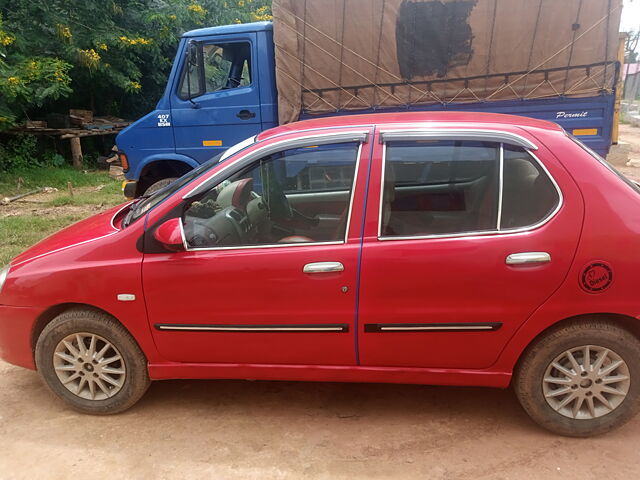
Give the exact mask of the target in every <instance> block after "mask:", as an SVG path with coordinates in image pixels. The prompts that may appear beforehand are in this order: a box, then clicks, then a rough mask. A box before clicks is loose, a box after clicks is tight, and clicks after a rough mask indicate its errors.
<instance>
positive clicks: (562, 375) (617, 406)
mask: <svg viewBox="0 0 640 480" xmlns="http://www.w3.org/2000/svg"><path fill="white" fill-rule="evenodd" d="M514 388H515V391H516V394H517V396H518V399H519V400H520V403H521V404H522V406H523V407H524V409H525V410H526V411H527V413H528V414H529V415H530V416H531V418H533V420H534V421H536V422H537V423H538V424H539V425H541V426H543V427H544V428H547V429H548V430H551V431H552V432H555V433H558V434H560V435H567V436H572V437H587V436H591V435H597V434H600V433H604V432H607V431H609V430H612V429H613V428H616V427H618V426H620V425H622V424H624V423H625V422H627V421H628V420H629V419H631V418H632V417H633V416H634V415H635V414H636V413H637V412H638V410H639V409H640V341H638V339H637V338H636V337H635V336H634V335H632V334H631V333H630V332H629V331H627V330H625V329H624V328H622V327H620V326H617V325H615V324H613V323H610V322H608V321H607V320H605V319H602V320H598V319H596V320H587V321H576V322H572V323H569V324H566V325H564V326H562V327H560V328H555V329H553V330H552V331H550V332H549V333H548V334H546V335H544V336H543V337H542V338H541V339H539V340H538V341H537V342H536V343H534V344H533V345H532V346H531V347H530V348H529V349H528V350H527V351H526V352H525V354H524V356H523V358H522V359H521V361H520V363H519V366H518V368H517V370H516V374H515V378H514Z"/></svg>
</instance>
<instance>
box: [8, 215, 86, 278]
mask: <svg viewBox="0 0 640 480" xmlns="http://www.w3.org/2000/svg"><path fill="white" fill-rule="evenodd" d="M84 217H85V215H82V214H77V215H63V216H60V217H44V216H43V217H32V216H16V217H4V218H0V266H2V265H6V264H7V263H8V262H9V260H11V259H12V258H13V257H15V256H16V255H18V254H19V253H21V252H23V251H24V250H26V249H27V248H28V247H30V246H31V245H33V244H34V243H37V242H38V241H40V240H42V239H43V238H44V237H46V236H48V235H51V234H52V233H54V232H56V231H58V230H60V229H62V228H64V227H66V226H67V225H70V224H72V223H74V222H77V221H78V220H82V219H83V218H84Z"/></svg>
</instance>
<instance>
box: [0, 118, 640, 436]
mask: <svg viewBox="0 0 640 480" xmlns="http://www.w3.org/2000/svg"><path fill="white" fill-rule="evenodd" d="M638 272H640V189H639V188H638V186H637V185H636V184H634V183H632V182H630V181H628V180H626V179H625V178H624V177H622V176H621V175H619V174H618V173H617V172H615V171H614V170H613V169H612V168H611V167H610V166H609V165H608V164H606V163H605V162H604V161H603V160H602V159H600V158H598V157H597V156H596V155H595V154H593V153H592V152H590V151H589V150H588V149H587V148H586V147H584V146H583V145H582V144H580V143H579V142H578V141H576V140H575V139H574V138H572V137H570V136H569V135H567V134H566V133H565V132H564V131H563V130H562V129H561V128H560V127H558V126H557V125H555V124H552V123H548V122H544V121H538V120H532V119H528V118H519V117H511V116H505V115H491V114H476V113H400V114H384V115H382V114H381V115H362V116H351V117H339V118H325V119H317V120H311V121H305V122H299V123H295V124H290V125H287V126H283V127H279V128H275V129H273V130H269V131H266V132H264V133H262V134H260V135H258V136H257V137H255V138H250V139H248V140H246V141H244V142H242V143H241V144H239V145H236V146H235V147H232V148H231V149H230V150H228V151H227V152H226V153H225V154H224V155H223V156H222V157H221V158H216V159H213V160H212V161H210V162H208V163H206V164H204V165H202V166H201V167H200V168H198V169H196V170H193V171H192V172H190V173H188V174H187V175H185V176H184V177H182V178H180V179H179V180H177V181H175V182H174V183H173V184H171V185H170V186H168V187H166V188H164V189H163V190H160V191H158V192H156V193H155V194H153V195H152V196H150V197H148V198H142V199H139V200H138V201H136V202H132V203H128V204H126V205H124V206H121V207H118V208H115V209H113V210H110V211H108V212H105V213H102V214H100V215H97V216H95V217H92V218H89V219H87V220H84V221H82V222H80V223H77V224H75V225H73V226H71V227H69V228H67V229H65V230H62V231H61V232H59V233H57V234H55V235H53V236H51V237H49V238H47V239H46V240H44V241H42V242H41V243H39V244H37V245H36V246H34V247H32V248H31V249H29V250H28V251H26V252H25V253H23V254H21V255H19V256H18V257H17V258H15V259H14V260H13V261H12V262H11V264H10V265H9V266H8V267H7V268H5V269H4V270H3V271H2V274H1V275H0V285H1V287H0V288H1V291H0V356H1V357H2V358H3V359H5V360H6V361H8V362H11V363H13V364H16V365H21V366H24V367H27V368H31V369H37V370H38V372H39V373H40V375H41V376H42V378H43V380H44V381H45V383H46V384H47V385H48V387H49V388H50V389H51V390H52V391H53V392H54V393H56V394H57V395H58V396H60V397H61V398H63V399H64V400H66V401H67V402H68V403H69V404H70V405H71V406H73V407H74V408H76V409H78V410H80V411H83V412H89V413H99V414H105V413H115V412H120V411H122V410H124V409H126V408H129V407H130V406H132V405H133V404H134V403H135V402H136V401H137V400H138V399H139V398H140V397H141V396H142V395H143V394H144V392H145V390H146V389H147V387H148V386H149V382H150V380H161V379H169V378H246V379H263V380H311V381H332V382H334V381H348V382H391V383H419V384H437V385H475V386H488V387H499V388H505V387H507V386H508V385H509V384H510V383H511V384H513V386H514V389H515V391H516V393H517V395H518V397H519V399H520V402H521V403H522V405H523V407H524V408H525V410H526V411H527V412H528V413H529V414H530V415H531V417H532V418H533V419H534V420H535V421H536V422H538V423H539V424H541V425H542V426H544V427H546V428H548V429H550V430H552V431H554V432H557V433H560V434H564V435H574V436H586V435H591V434H596V433H601V432H605V431H608V430H610V429H612V428H614V427H616V426H618V425H620V424H622V423H624V422H625V421H627V420H629V418H631V417H632V415H633V414H634V413H636V411H637V410H638V408H639V406H640V341H639V337H640V320H639V318H640V297H639V295H638V287H639V285H640V283H639V281H638V278H639V273H638Z"/></svg>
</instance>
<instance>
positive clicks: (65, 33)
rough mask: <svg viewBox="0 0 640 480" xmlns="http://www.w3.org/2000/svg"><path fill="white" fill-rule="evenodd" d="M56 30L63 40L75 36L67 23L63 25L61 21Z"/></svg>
mask: <svg viewBox="0 0 640 480" xmlns="http://www.w3.org/2000/svg"><path fill="white" fill-rule="evenodd" d="M56 32H57V33H58V36H59V37H60V38H62V39H63V40H69V39H70V38H71V37H73V34H72V33H71V29H70V28H69V27H67V26H66V25H62V24H60V23H58V24H56Z"/></svg>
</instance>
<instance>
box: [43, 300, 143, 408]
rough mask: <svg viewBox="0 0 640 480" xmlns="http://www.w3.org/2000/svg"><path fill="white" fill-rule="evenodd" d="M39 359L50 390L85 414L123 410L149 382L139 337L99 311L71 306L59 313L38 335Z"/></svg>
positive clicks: (139, 395)
mask: <svg viewBox="0 0 640 480" xmlns="http://www.w3.org/2000/svg"><path fill="white" fill-rule="evenodd" d="M35 360H36V366H37V369H38V373H39V374H40V377H41V378H42V379H43V380H44V382H45V384H46V385H47V386H48V387H49V389H50V390H51V391H52V392H53V393H54V394H56V395H57V396H58V397H60V398H62V399H63V400H65V401H66V402H67V403H68V404H69V405H70V406H71V407H73V408H74V409H75V410H78V411H80V412H83V413H91V414H97V415H108V414H113V413H119V412H122V411H124V410H126V409H128V408H130V407H131V406H133V405H134V404H135V403H136V402H137V401H138V400H139V399H140V398H141V397H142V395H144V393H145V392H146V391H147V388H149V384H150V380H149V374H148V370H147V360H146V358H145V356H144V354H143V353H142V351H141V350H140V347H139V346H138V344H137V343H136V341H135V340H134V339H133V337H132V336H131V334H130V333H129V332H128V331H127V330H126V329H125V328H124V327H123V326H122V325H121V324H120V323H119V322H118V321H116V320H115V319H114V318H113V317H111V316H109V315H107V314H106V313H103V312H100V311H94V310H80V309H73V310H68V311H66V312H64V313H62V314H60V315H58V316H57V317H56V318H55V319H54V320H52V321H51V322H50V323H49V324H48V325H47V326H46V327H45V328H44V330H43V331H42V333H41V334H40V336H39V338H38V341H37V343H36V351H35ZM74 376H75V377H74ZM71 377H74V378H71ZM83 379H84V381H83ZM63 382H64V383H63Z"/></svg>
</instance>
